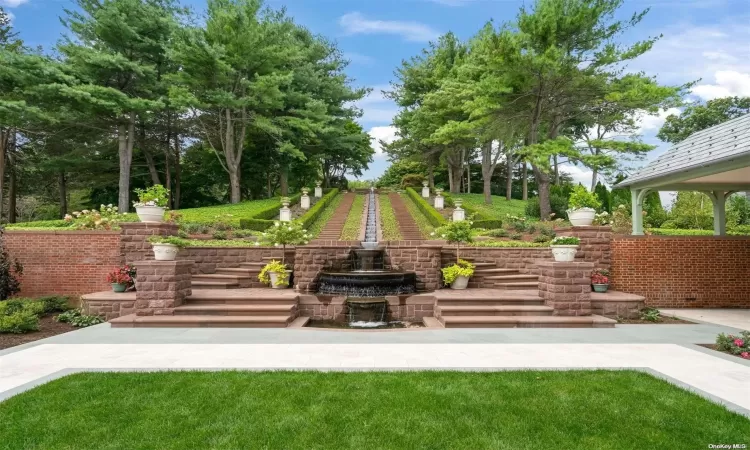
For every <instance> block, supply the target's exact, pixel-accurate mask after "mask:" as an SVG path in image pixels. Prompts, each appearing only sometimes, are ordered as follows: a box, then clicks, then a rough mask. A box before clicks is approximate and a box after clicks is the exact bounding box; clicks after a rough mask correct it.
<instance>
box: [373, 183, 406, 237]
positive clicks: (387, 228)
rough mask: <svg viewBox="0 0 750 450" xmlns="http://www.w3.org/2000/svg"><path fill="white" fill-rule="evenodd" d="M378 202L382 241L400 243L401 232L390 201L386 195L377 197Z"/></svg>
mask: <svg viewBox="0 0 750 450" xmlns="http://www.w3.org/2000/svg"><path fill="white" fill-rule="evenodd" d="M378 202H379V206H380V227H381V229H382V230H383V240H384V241H400V240H401V231H400V230H399V228H398V221H397V220H396V213H394V212H393V206H391V199H390V198H388V194H380V195H378Z"/></svg>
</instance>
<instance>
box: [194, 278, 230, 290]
mask: <svg viewBox="0 0 750 450" xmlns="http://www.w3.org/2000/svg"><path fill="white" fill-rule="evenodd" d="M191 287H192V288H193V289H232V288H238V287H240V283H239V282H238V281H200V280H193V282H192V286H191Z"/></svg>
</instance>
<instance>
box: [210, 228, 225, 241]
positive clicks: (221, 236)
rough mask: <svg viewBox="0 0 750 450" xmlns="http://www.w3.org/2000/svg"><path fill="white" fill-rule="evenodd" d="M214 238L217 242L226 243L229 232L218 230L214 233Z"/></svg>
mask: <svg viewBox="0 0 750 450" xmlns="http://www.w3.org/2000/svg"><path fill="white" fill-rule="evenodd" d="M212 237H213V238H214V239H215V240H217V241H226V240H227V232H226V231H221V230H216V231H214V233H213V235H212Z"/></svg>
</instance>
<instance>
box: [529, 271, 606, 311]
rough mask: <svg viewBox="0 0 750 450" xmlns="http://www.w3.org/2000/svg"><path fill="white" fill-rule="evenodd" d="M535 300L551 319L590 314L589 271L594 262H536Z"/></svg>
mask: <svg viewBox="0 0 750 450" xmlns="http://www.w3.org/2000/svg"><path fill="white" fill-rule="evenodd" d="M536 265H537V268H538V269H539V297H541V298H543V299H544V304H545V305H547V306H550V307H552V308H553V309H554V312H553V313H552V314H553V315H555V316H590V315H591V278H590V277H591V271H592V270H593V269H594V263H590V262H556V261H539V262H537V264H536Z"/></svg>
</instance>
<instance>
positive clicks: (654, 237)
mask: <svg viewBox="0 0 750 450" xmlns="http://www.w3.org/2000/svg"><path fill="white" fill-rule="evenodd" d="M627 239H638V240H654V241H658V240H690V239H698V240H706V241H707V240H729V241H750V236H729V235H726V236H706V235H694V236H662V235H656V234H644V235H634V234H618V235H614V236H613V237H612V240H615V241H624V240H627Z"/></svg>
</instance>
